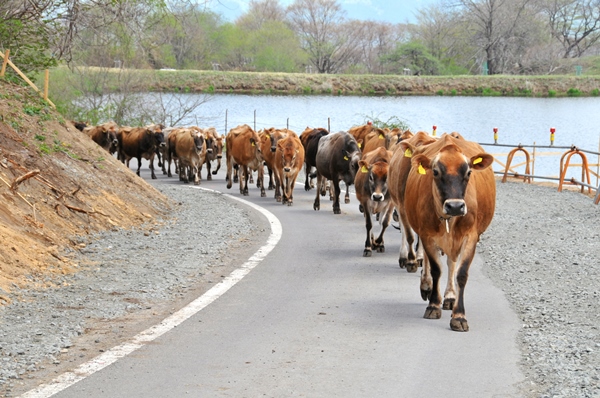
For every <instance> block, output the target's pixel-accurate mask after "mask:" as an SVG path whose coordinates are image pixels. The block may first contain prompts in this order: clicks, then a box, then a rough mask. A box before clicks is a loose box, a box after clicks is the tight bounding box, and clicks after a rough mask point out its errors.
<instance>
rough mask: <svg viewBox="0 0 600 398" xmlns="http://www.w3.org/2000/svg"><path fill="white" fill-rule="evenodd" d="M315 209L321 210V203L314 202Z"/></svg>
mask: <svg viewBox="0 0 600 398" xmlns="http://www.w3.org/2000/svg"><path fill="white" fill-rule="evenodd" d="M313 210H321V205H319V204H317V203H314V204H313Z"/></svg>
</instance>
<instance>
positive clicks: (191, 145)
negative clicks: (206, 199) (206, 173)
mask: <svg viewBox="0 0 600 398" xmlns="http://www.w3.org/2000/svg"><path fill="white" fill-rule="evenodd" d="M171 136H175V138H174V141H175V142H176V144H175V149H174V152H175V153H176V156H177V160H178V167H179V181H183V182H185V183H188V182H189V181H190V180H191V179H193V180H194V184H195V185H198V184H200V166H201V165H202V164H203V163H204V159H205V157H206V145H205V142H206V140H205V137H204V133H203V132H202V130H201V129H198V128H185V129H179V130H174V131H172V132H171V134H169V137H171Z"/></svg>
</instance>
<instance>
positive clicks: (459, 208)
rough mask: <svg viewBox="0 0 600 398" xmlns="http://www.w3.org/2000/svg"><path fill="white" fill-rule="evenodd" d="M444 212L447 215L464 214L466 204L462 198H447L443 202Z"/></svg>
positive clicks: (465, 212)
mask: <svg viewBox="0 0 600 398" xmlns="http://www.w3.org/2000/svg"><path fill="white" fill-rule="evenodd" d="M444 213H446V214H447V215H449V216H453V217H454V216H464V215H465V214H467V205H466V203H465V201H464V200H462V199H449V200H447V201H445V202H444Z"/></svg>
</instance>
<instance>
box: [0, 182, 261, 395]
mask: <svg viewBox="0 0 600 398" xmlns="http://www.w3.org/2000/svg"><path fill="white" fill-rule="evenodd" d="M156 187H157V188H158V189H159V190H161V191H163V193H164V194H165V195H167V196H169V197H170V198H172V199H173V200H174V201H175V203H178V205H176V207H177V209H176V210H175V211H174V214H172V218H171V219H168V220H160V222H159V223H158V225H157V224H156V223H153V224H148V225H145V226H143V227H142V228H139V229H132V230H112V231H108V232H105V233H102V234H99V235H97V236H91V237H82V238H79V239H80V242H81V243H83V244H85V248H83V249H81V250H80V251H78V252H70V253H63V255H64V256H67V257H70V258H71V259H73V260H74V261H75V262H78V263H79V264H80V267H81V270H80V271H79V272H77V273H75V274H72V275H65V276H62V277H60V278H58V280H57V279H56V278H55V279H52V282H53V283H54V284H56V285H57V286H58V287H57V288H51V289H44V290H27V289H21V290H15V291H13V292H11V293H10V294H8V293H6V292H2V291H0V294H2V295H5V296H8V297H9V298H11V299H12V303H11V304H10V305H8V306H4V307H0V396H6V397H12V396H16V395H18V394H21V393H23V392H25V391H27V390H29V389H30V388H33V387H35V386H36V385H38V384H40V383H41V381H42V380H44V381H49V380H50V379H52V378H54V377H55V376H56V375H57V374H59V373H61V372H62V371H64V370H65V369H67V368H71V367H73V366H75V365H76V364H78V363H80V362H84V361H85V360H87V359H90V358H92V357H94V356H96V355H98V354H99V353H100V352H102V351H104V350H107V349H109V348H111V347H112V346H114V345H116V344H118V343H119V342H122V341H123V340H125V339H127V338H128V337H131V336H133V335H135V334H136V333H138V332H139V331H141V330H144V329H145V328H147V327H149V326H150V325H152V324H154V323H156V322H157V321H158V320H161V319H164V318H165V317H166V316H168V315H169V314H170V313H172V312H174V311H175V310H177V309H179V308H180V307H182V306H183V305H185V304H187V302H190V301H192V300H193V299H195V298H196V297H198V296H199V295H200V294H201V293H202V291H205V290H208V289H209V288H210V287H211V284H212V283H216V282H219V281H220V279H221V278H222V277H224V276H226V275H228V274H229V272H230V268H231V267H234V266H235V265H239V264H237V262H236V261H235V258H234V257H233V255H232V254H231V253H232V252H235V254H236V255H239V257H237V259H238V260H239V258H248V257H249V256H250V255H251V253H253V251H254V250H255V247H256V244H263V243H264V241H265V240H266V238H267V237H268V234H269V233H270V229H269V226H268V222H267V221H266V220H264V218H262V216H260V215H258V214H256V212H255V211H253V210H251V209H249V208H246V207H245V206H242V205H240V204H238V203H237V202H234V201H232V200H230V199H226V198H225V197H223V196H222V195H221V194H218V193H212V192H207V191H202V190H198V189H192V188H190V187H186V186H183V185H157V186H156ZM174 253H175V255H174ZM244 255H245V256H246V257H244Z"/></svg>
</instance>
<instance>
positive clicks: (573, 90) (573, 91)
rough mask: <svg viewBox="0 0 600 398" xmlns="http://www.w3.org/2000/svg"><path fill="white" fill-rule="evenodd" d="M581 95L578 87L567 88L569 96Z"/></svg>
mask: <svg viewBox="0 0 600 398" xmlns="http://www.w3.org/2000/svg"><path fill="white" fill-rule="evenodd" d="M580 95H581V91H579V89H576V88H570V89H568V90H567V96H569V97H579V96H580Z"/></svg>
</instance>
